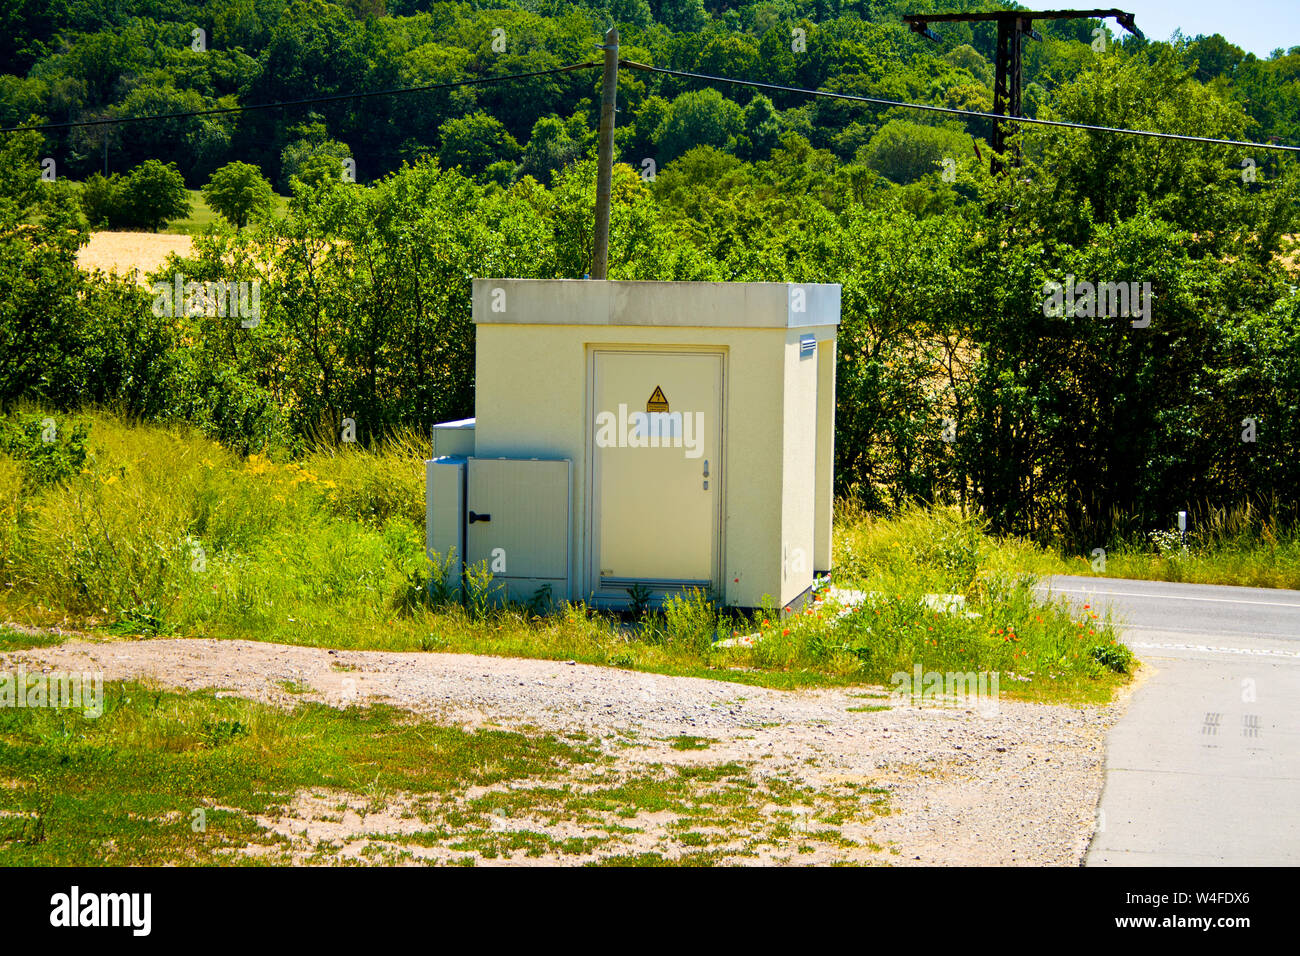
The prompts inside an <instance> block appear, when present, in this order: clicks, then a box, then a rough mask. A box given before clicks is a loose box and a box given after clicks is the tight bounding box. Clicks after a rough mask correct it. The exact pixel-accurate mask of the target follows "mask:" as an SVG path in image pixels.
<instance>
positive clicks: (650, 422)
mask: <svg viewBox="0 0 1300 956" xmlns="http://www.w3.org/2000/svg"><path fill="white" fill-rule="evenodd" d="M722 376H723V362H722V355H721V354H720V353H716V352H684V351H613V350H611V351H600V350H598V351H596V352H595V353H594V356H593V367H592V389H591V396H592V422H591V446H592V447H591V458H590V460H591V462H592V470H591V489H592V495H591V504H592V512H591V518H592V523H591V529H592V534H591V542H592V555H591V559H592V572H593V579H594V580H593V581H592V590H593V591H594V592H595V593H596V594H597V596H605V597H621V598H626V591H627V588H628V587H631V586H635V585H637V584H640V585H642V586H645V587H647V588H650V589H652V590H656V591H659V592H663V591H667V590H669V589H673V588H677V587H683V586H692V585H693V586H699V587H707V586H710V585H716V584H717V559H718V550H719V549H718V539H719V528H720V516H719V503H720V494H721V487H722V486H721V484H720V481H721V465H722V462H721V454H722V408H723V404H722V401H723V381H722Z"/></svg>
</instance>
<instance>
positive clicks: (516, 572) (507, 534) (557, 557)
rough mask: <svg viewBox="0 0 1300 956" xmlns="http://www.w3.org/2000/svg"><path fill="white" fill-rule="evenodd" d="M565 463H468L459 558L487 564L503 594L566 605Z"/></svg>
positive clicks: (472, 460)
mask: <svg viewBox="0 0 1300 956" xmlns="http://www.w3.org/2000/svg"><path fill="white" fill-rule="evenodd" d="M570 473H571V463H570V462H569V461H568V460H567V459H560V460H547V459H538V458H470V459H469V460H468V468H467V481H466V495H465V509H464V516H465V555H466V560H467V561H468V562H469V564H470V565H471V566H477V565H482V564H486V566H487V567H488V569H489V570H490V571H492V574H493V580H494V583H499V584H501V585H503V586H504V587H503V593H502V594H501V596H502V597H505V598H506V599H508V600H511V601H519V602H523V603H529V602H532V601H534V600H535V599H539V598H542V597H544V596H546V595H547V594H548V592H549V600H545V601H543V602H542V603H544V604H552V603H558V602H561V601H565V600H568V599H569V597H570V596H571V595H570V589H569V566H570V555H569V538H570V528H571V527H572V520H571V513H570V481H571V475H570Z"/></svg>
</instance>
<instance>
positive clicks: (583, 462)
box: [426, 279, 840, 607]
mask: <svg viewBox="0 0 1300 956" xmlns="http://www.w3.org/2000/svg"><path fill="white" fill-rule="evenodd" d="M473 314H474V323H475V330H476V337H477V358H476V376H477V381H476V386H475V399H474V412H475V414H474V418H472V419H467V420H465V421H460V422H448V423H446V424H443V425H437V426H434V456H435V457H434V458H433V459H432V460H431V461H429V462H428V463H427V477H428V484H427V493H426V497H427V508H428V519H427V528H426V530H427V543H428V548H429V551H430V553H436V554H438V555H440V556H442V557H443V558H446V557H447V556H448V555H452V556H453V561H452V565H451V567H450V568H449V569H448V573H449V574H451V575H454V576H456V577H457V578H458V576H459V571H460V560H461V558H462V557H463V558H464V559H465V560H467V561H468V562H469V563H470V564H471V565H479V564H481V563H486V565H487V566H488V568H489V569H491V570H492V571H493V572H494V575H495V578H496V580H497V581H499V582H501V583H503V584H504V586H505V590H506V593H507V594H508V595H509V597H510V598H511V599H513V600H520V601H529V600H532V599H534V598H538V597H545V596H547V595H549V598H550V599H551V600H552V601H561V600H565V599H568V600H583V601H586V602H588V603H590V604H595V605H601V606H620V605H626V604H628V603H629V600H630V592H637V593H642V594H649V596H650V599H651V603H656V602H657V601H659V600H662V598H663V597H665V596H666V595H668V594H670V593H673V592H674V591H677V590H680V589H683V588H690V587H699V588H712V589H713V591H714V593H715V595H716V596H717V597H718V598H719V599H720V600H721V601H722V602H723V603H725V604H729V605H734V606H739V607H757V606H759V605H761V604H762V603H763V601H764V599H765V598H767V599H769V600H771V601H772V602H773V603H775V604H777V605H779V606H781V607H784V606H786V605H789V604H791V603H792V602H796V601H799V600H801V599H802V597H803V596H804V595H805V594H806V593H807V592H808V590H809V588H810V587H811V586H812V583H813V575H814V573H815V572H818V571H826V570H829V569H830V566H831V493H832V492H831V484H832V462H833V442H834V422H835V334H836V327H837V326H838V325H839V320H840V287H839V286H838V285H824V284H804V285H799V284H788V283H775V282H752V283H699V282H617V281H604V280H536V279H475V280H474V304H473Z"/></svg>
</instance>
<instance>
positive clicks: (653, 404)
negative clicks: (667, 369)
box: [645, 385, 668, 412]
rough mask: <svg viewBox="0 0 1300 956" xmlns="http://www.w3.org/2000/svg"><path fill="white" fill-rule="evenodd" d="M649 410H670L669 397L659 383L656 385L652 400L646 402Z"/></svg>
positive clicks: (646, 407)
mask: <svg viewBox="0 0 1300 956" xmlns="http://www.w3.org/2000/svg"><path fill="white" fill-rule="evenodd" d="M645 410H646V411H647V412H666V411H668V399H667V398H665V397H664V390H663V389H662V388H660V387H659V386H658V385H656V386H655V390H654V394H652V395H651V396H650V400H649V401H648V402H646V403H645Z"/></svg>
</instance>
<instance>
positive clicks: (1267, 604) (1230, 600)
mask: <svg viewBox="0 0 1300 956" xmlns="http://www.w3.org/2000/svg"><path fill="white" fill-rule="evenodd" d="M1035 588H1036V589H1037V590H1040V591H1052V592H1054V593H1056V594H1093V595H1098V596H1101V595H1111V594H1113V595H1117V596H1122V597H1142V598H1161V599H1162V600H1168V601H1212V602H1214V603H1215V604H1258V605H1260V606H1261V607H1293V608H1295V609H1296V610H1297V611H1300V604H1283V603H1281V602H1280V601H1239V600H1236V599H1234V598H1211V597H1192V596H1191V595H1186V594H1150V593H1148V592H1146V591H1099V590H1097V589H1095V588H1054V587H1051V586H1050V585H1046V584H1037V585H1035Z"/></svg>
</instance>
